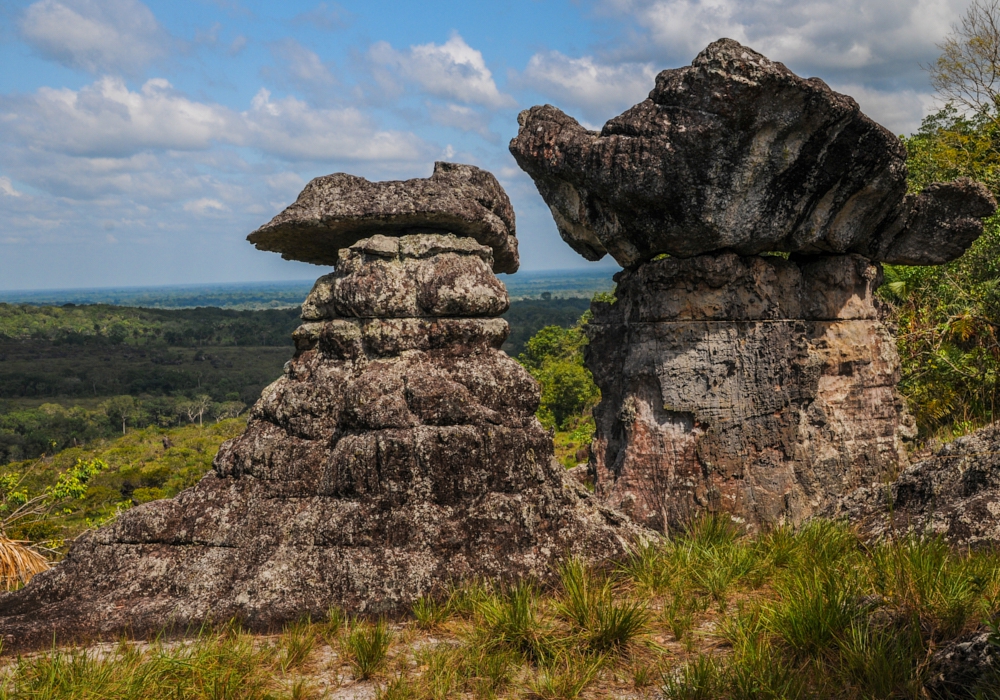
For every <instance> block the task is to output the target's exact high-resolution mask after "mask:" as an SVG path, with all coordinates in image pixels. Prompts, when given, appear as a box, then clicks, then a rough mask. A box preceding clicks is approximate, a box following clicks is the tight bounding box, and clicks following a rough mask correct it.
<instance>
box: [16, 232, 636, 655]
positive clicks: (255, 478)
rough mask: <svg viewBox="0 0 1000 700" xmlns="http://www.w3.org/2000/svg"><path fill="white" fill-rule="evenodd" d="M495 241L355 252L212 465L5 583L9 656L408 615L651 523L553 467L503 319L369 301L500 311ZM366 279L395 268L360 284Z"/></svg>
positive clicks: (372, 245)
mask: <svg viewBox="0 0 1000 700" xmlns="http://www.w3.org/2000/svg"><path fill="white" fill-rule="evenodd" d="M490 254H491V253H490V250H489V249H488V248H485V249H484V248H483V247H482V246H480V245H479V244H478V243H476V242H475V241H472V240H471V239H456V238H454V237H452V238H450V239H449V238H446V237H420V236H417V237H409V238H401V239H398V240H397V239H389V240H388V241H387V240H384V239H382V238H373V239H369V240H364V241H360V242H357V243H355V244H354V245H353V246H352V247H351V248H350V249H349V250H347V251H345V252H344V254H343V257H342V258H341V260H342V262H343V263H344V265H343V267H342V268H338V271H337V273H335V278H334V279H333V280H332V281H328V282H322V283H321V284H319V285H318V286H317V289H321V290H322V294H321V295H319V294H318V293H317V292H315V291H314V295H313V297H315V296H317V295H319V296H322V298H323V301H322V303H320V302H316V303H313V304H312V305H311V306H310V305H307V307H308V309H309V316H310V320H309V322H307V323H305V324H304V325H303V326H302V327H301V328H300V329H299V330H298V331H296V333H295V342H296V347H297V351H296V355H295V357H294V359H293V360H292V361H291V362H290V363H289V364H288V365H287V367H286V371H285V374H284V376H283V377H281V378H280V379H278V380H277V381H276V382H274V384H272V385H271V386H270V387H268V388H267V389H266V390H265V391H264V392H263V395H262V396H261V399H260V400H259V401H258V402H257V404H256V405H255V406H254V408H253V409H252V411H251V414H250V420H249V424H248V426H247V429H246V432H245V433H244V434H243V435H241V436H239V437H237V438H236V439H234V440H231V441H229V442H227V443H225V444H224V445H223V446H222V448H221V449H220V451H219V453H218V455H217V456H216V459H215V462H214V467H213V471H212V472H210V473H209V474H208V475H207V476H205V477H204V479H202V480H201V481H200V482H199V483H198V484H197V485H196V486H195V487H193V488H191V489H188V490H186V491H184V492H183V493H181V494H180V495H178V496H177V497H176V498H172V499H167V500H161V501H154V502H151V503H146V504H143V505H141V506H138V507H136V508H133V509H132V510H129V511H127V512H126V513H124V514H122V516H121V517H119V518H118V519H117V520H116V521H115V522H114V523H112V524H110V525H107V526H105V527H102V528H100V529H99V530H96V531H94V532H90V533H87V534H86V535H84V536H83V537H81V538H80V539H79V540H78V541H77V542H76V543H75V544H74V545H73V547H72V549H71V551H70V553H69V555H68V556H67V558H66V559H65V560H64V561H63V562H61V563H60V564H59V565H58V566H56V567H54V568H53V569H51V570H50V571H47V572H45V573H43V574H40V575H38V576H36V577H35V578H34V579H33V580H32V581H31V582H30V583H29V584H28V585H27V586H26V587H25V588H23V589H22V590H20V591H17V592H15V593H11V594H7V595H4V596H2V597H0V634H2V636H3V651H4V652H5V653H17V652H22V651H28V650H33V649H38V648H43V647H47V646H49V645H51V644H52V643H53V639H55V640H56V642H57V643H59V644H65V643H72V642H79V641H92V640H96V639H115V638H117V637H118V636H119V635H121V634H123V633H129V634H132V635H136V636H147V635H153V634H156V633H158V632H160V631H161V630H163V629H164V628H167V629H168V630H170V629H172V630H174V631H175V632H180V633H183V632H184V631H185V630H188V629H190V628H191V627H192V626H197V625H199V624H201V623H203V622H205V621H209V620H215V621H225V620H228V619H231V618H238V619H240V620H242V621H243V623H244V624H246V625H247V626H248V627H249V628H251V629H254V630H273V629H275V628H278V627H280V626H281V625H282V624H283V623H285V622H288V621H290V620H294V619H297V618H299V617H301V616H303V615H307V614H309V615H312V616H314V617H319V616H322V615H323V614H325V611H326V610H327V609H328V608H329V607H330V606H332V605H338V606H341V607H343V608H344V609H345V610H347V611H348V612H350V613H353V614H369V615H376V614H383V613H386V614H398V613H404V612H406V611H408V610H409V609H410V607H411V606H412V604H413V602H414V601H415V599H416V598H417V597H419V596H421V595H424V594H434V593H441V592H443V591H444V590H445V587H446V586H448V585H449V584H451V583H453V582H457V581H460V580H463V579H471V578H477V579H486V580H493V581H501V580H512V579H522V578H534V579H538V580H540V581H546V580H548V579H549V578H550V577H551V576H552V575H553V570H554V565H555V564H556V563H557V562H559V561H560V560H562V559H563V558H565V557H567V556H570V555H578V556H581V557H584V558H586V559H589V560H602V559H607V558H610V557H618V556H622V555H624V554H625V553H626V552H627V551H628V548H629V546H630V543H632V542H634V541H637V540H639V539H641V538H643V537H644V536H645V535H646V531H644V530H643V529H641V528H640V527H638V526H636V525H634V524H633V523H632V522H631V521H629V520H628V519H627V518H626V517H625V516H623V515H621V514H620V513H618V512H616V511H614V510H612V509H610V508H608V507H606V506H603V505H601V504H599V503H598V499H597V498H596V497H595V496H594V495H593V494H591V493H590V492H588V491H587V490H586V489H584V488H583V487H581V486H580V485H579V484H577V483H576V482H575V481H574V480H572V479H566V478H565V476H564V471H565V470H563V469H562V467H561V466H559V465H558V463H556V462H555V460H554V458H553V449H552V438H551V435H550V434H549V433H548V432H547V431H546V430H544V429H543V428H542V426H541V424H540V423H539V422H538V420H537V419H536V418H535V415H534V413H535V410H536V409H537V408H538V401H539V389H538V385H537V384H536V383H535V381H534V380H533V379H532V378H531V377H530V375H528V373H527V372H526V371H525V370H524V369H523V368H522V367H521V366H520V365H519V364H518V363H517V362H515V361H514V360H512V359H511V358H510V357H508V356H507V355H506V354H505V353H503V352H502V351H501V350H499V348H500V346H501V344H502V343H503V341H504V340H505V339H506V337H507V333H508V328H507V324H506V322H505V321H503V319H500V318H495V317H493V318H486V317H468V316H467V317H455V316H452V317H449V316H445V315H438V316H429V315H420V316H412V317H397V318H378V317H365V316H364V314H365V313H372V314H379V313H385V314H389V313H390V312H402V311H404V310H409V311H412V310H414V309H418V310H420V311H421V313H424V312H426V313H430V312H431V311H434V310H437V312H438V313H441V314H443V313H444V312H445V311H447V310H449V309H450V310H451V311H452V312H454V313H459V312H462V313H464V312H469V313H472V312H473V311H479V312H482V313H483V314H485V313H487V311H488V312H489V313H491V314H493V315H497V314H499V313H501V312H502V310H503V309H504V308H506V292H505V291H504V290H503V286H502V285H501V284H500V283H499V282H497V281H496V280H495V278H492V273H490V272H489V269H488V267H487V266H486V261H488V260H489V257H490ZM428 266H429V267H428ZM426 269H431V270H452V271H453V272H454V271H457V273H456V274H454V275H451V276H448V275H444V276H443V277H442V280H443V282H442V284H441V285H440V287H439V288H438V292H439V297H440V295H441V294H444V296H447V295H448V294H451V293H452V292H455V294H456V295H457V296H456V298H458V297H462V295H461V294H458V292H457V291H456V290H461V289H466V287H468V285H466V282H468V283H469V284H470V285H471V287H470V288H476V289H480V290H481V291H483V290H485V291H483V293H482V294H481V295H480V297H481V299H491V300H493V301H491V302H490V303H480V301H475V299H479V298H480V297H476V295H474V294H470V295H469V296H467V297H462V298H464V299H465V302H466V303H467V305H466V306H462V304H458V305H457V306H454V305H452V306H449V304H450V303H451V302H443V301H441V298H439V297H434V295H433V294H429V296H428V295H426V294H425V293H424V292H426V291H427V288H426V287H425V286H424V282H425V281H426V280H425V279H424V276H423V275H424V271H425V270H426ZM487 274H488V275H489V277H487V276H486V275H487ZM376 278H378V279H383V278H384V279H387V280H395V281H396V282H398V283H399V284H398V285H396V286H393V285H386V286H381V285H377V284H369V283H368V282H366V280H373V279H376ZM463 279H464V280H465V282H462V281H461V280H463ZM449 285H450V286H449ZM463 285H464V286H463ZM365 288H367V289H368V292H369V293H368V295H367V297H366V296H365V295H364V294H362V293H361V290H362V289H365ZM442 290H445V291H447V290H452V291H451V292H447V294H445V292H444V291H442ZM397 292H398V293H397ZM425 297H426V298H425ZM449 298H450V297H449ZM387 300H388V301H387ZM314 301H316V300H315V299H314ZM442 304H443V305H442ZM459 307H460V308H459ZM352 313H356V314H360V315H353V316H352V315H349V314H352Z"/></svg>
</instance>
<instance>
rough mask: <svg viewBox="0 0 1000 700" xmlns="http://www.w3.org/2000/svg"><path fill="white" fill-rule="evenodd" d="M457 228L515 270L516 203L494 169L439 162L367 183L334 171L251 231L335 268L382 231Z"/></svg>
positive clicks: (264, 246) (289, 253)
mask: <svg viewBox="0 0 1000 700" xmlns="http://www.w3.org/2000/svg"><path fill="white" fill-rule="evenodd" d="M415 233H453V234H455V235H456V236H464V237H470V238H474V239H476V241H478V242H479V243H481V244H483V245H485V246H489V247H490V248H491V249H492V251H493V270H494V272H517V267H518V255H517V238H516V237H515V228H514V208H513V207H512V206H511V205H510V199H508V198H507V193H506V192H504V191H503V188H502V187H501V186H500V183H499V182H497V179H496V178H495V177H493V174H492V173H489V172H487V171H485V170H480V169H479V168H477V167H475V166H473V165H462V164H459V163H440V162H439V163H435V164H434V173H433V174H432V175H431V176H430V177H429V178H416V179H413V180H393V181H387V182H369V181H368V180H366V179H365V178H363V177H358V176H356V175H348V174H347V173H335V174H333V175H326V176H324V177H317V178H315V179H314V180H312V181H311V182H310V183H309V184H308V185H306V187H305V189H304V190H302V193H301V194H300V195H299V197H298V199H296V200H295V203H294V204H292V205H291V206H289V207H288V208H287V209H285V210H284V211H283V212H281V213H280V214H278V215H277V216H276V217H274V218H273V219H271V221H269V222H268V223H266V224H264V225H263V226H261V227H260V228H259V229H257V230H256V231H254V232H253V233H251V234H250V235H249V236H248V237H247V240H249V241H250V242H251V243H253V244H254V245H255V246H257V248H259V249H260V250H269V251H273V252H276V253H281V257H283V258H286V259H288V260H301V261H303V262H308V263H315V264H317V265H336V263H337V251H339V250H340V249H342V248H346V247H348V246H350V245H351V244H353V243H356V242H357V241H359V240H361V239H362V238H368V237H370V236H374V235H376V234H384V235H387V236H402V235H406V234H415Z"/></svg>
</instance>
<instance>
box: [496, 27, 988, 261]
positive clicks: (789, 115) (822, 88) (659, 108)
mask: <svg viewBox="0 0 1000 700" xmlns="http://www.w3.org/2000/svg"><path fill="white" fill-rule="evenodd" d="M518 121H519V123H520V125H521V128H520V130H519V131H518V135H517V137H516V138H515V139H514V140H512V141H511V144H510V150H511V153H512V154H513V155H514V158H515V159H516V160H517V162H518V165H520V166H521V167H522V168H523V169H524V170H525V171H526V172H527V173H528V174H529V175H531V177H532V178H533V179H534V181H535V184H536V185H537V186H538V191H539V192H540V193H541V195H542V197H543V198H544V199H545V202H546V203H547V204H548V205H549V208H550V209H551V211H552V214H553V216H554V217H555V220H556V224H557V225H558V227H559V232H560V234H561V235H562V237H563V238H564V239H565V240H566V242H567V243H569V245H570V246H571V247H572V248H573V249H574V250H576V251H577V252H578V253H580V254H581V255H583V256H584V257H585V258H587V259H588V260H598V259H600V258H601V257H603V256H604V255H605V254H606V253H609V254H611V256H612V257H614V259H615V260H617V261H618V263H619V264H621V265H622V266H623V267H626V268H632V267H635V266H637V265H640V264H642V263H643V262H646V261H648V260H650V259H652V258H653V257H655V256H656V255H658V254H662V253H666V254H669V255H674V256H680V257H691V256H694V255H701V254H704V253H709V252H713V251H718V250H732V251H735V252H737V253H739V254H741V255H753V254H757V253H762V252H767V251H786V252H798V253H807V254H829V253H859V254H861V255H864V256H866V257H868V258H869V259H871V260H876V261H884V262H891V263H902V264H907V265H929V264H939V263H943V262H947V261H948V260H952V259H954V258H956V257H958V256H959V255H961V254H962V252H964V251H965V249H966V248H968V247H969V245H970V244H971V243H972V241H973V240H975V239H976V238H977V237H978V236H979V234H980V233H981V232H982V222H981V218H982V217H984V216H988V215H990V214H992V213H993V211H994V209H995V208H996V205H995V203H994V201H993V198H992V196H991V195H990V194H989V192H988V191H987V189H986V188H985V187H984V186H983V185H981V184H978V183H975V182H972V181H971V180H967V179H959V180H956V181H954V182H950V183H945V184H940V183H939V184H935V185H931V186H930V187H928V188H926V189H925V190H923V191H922V192H920V193H919V194H916V195H913V194H910V195H908V194H907V191H906V151H905V149H904V147H903V144H902V143H901V142H900V141H899V139H897V138H896V137H895V136H893V135H892V134H891V133H889V132H888V131H887V130H886V129H884V128H883V127H881V126H879V125H878V124H876V123H875V122H873V121H872V120H871V119H869V118H868V117H866V116H865V115H864V114H862V113H861V110H860V109H859V108H858V105H857V103H856V102H855V101H854V100H853V99H851V98H850V97H848V96H847V95H841V94H839V93H836V92H834V91H832V90H831V89H830V88H829V87H827V86H826V84H825V83H823V81H822V80H819V79H818V78H809V79H803V78H800V77H799V76H797V75H795V74H794V73H792V72H791V71H789V70H788V69H787V68H785V67H784V66H783V65H782V64H780V63H776V62H773V61H770V60H768V59H767V58H766V57H764V56H762V55H761V54H759V53H757V52H755V51H753V50H752V49H749V48H747V47H745V46H741V45H740V44H738V43H737V42H735V41H732V40H730V39H722V40H720V41H717V42H715V43H713V44H711V45H710V46H708V48H706V49H705V50H704V51H702V52H701V54H699V55H698V57H697V58H696V59H695V60H694V61H693V62H692V64H691V65H690V66H688V67H685V68H678V69H675V70H665V71H663V72H662V73H660V74H659V75H658V76H657V78H656V85H655V87H654V88H653V90H652V91H651V92H650V93H649V97H648V99H646V100H644V101H643V102H641V103H639V104H637V105H635V106H634V107H632V108H631V109H629V110H627V111H626V112H624V113H623V114H621V115H620V116H617V117H615V118H614V119H611V120H610V121H608V122H607V123H606V124H605V125H604V127H603V128H602V129H601V131H600V132H596V131H589V130H587V129H585V128H584V127H582V126H581V125H580V124H579V123H578V122H577V121H576V120H575V119H573V118H572V117H569V116H567V115H566V114H564V113H562V112H561V111H559V110H558V109H556V108H555V107H552V106H549V105H545V106H539V107H532V108H531V109H529V110H526V111H524V112H522V113H521V115H520V116H519V117H518Z"/></svg>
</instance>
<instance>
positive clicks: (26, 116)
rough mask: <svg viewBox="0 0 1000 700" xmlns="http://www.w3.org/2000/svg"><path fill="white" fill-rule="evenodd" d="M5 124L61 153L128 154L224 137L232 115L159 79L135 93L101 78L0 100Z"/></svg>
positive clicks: (28, 139) (122, 83) (195, 145)
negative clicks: (73, 87)
mask: <svg viewBox="0 0 1000 700" xmlns="http://www.w3.org/2000/svg"><path fill="white" fill-rule="evenodd" d="M0 109H3V111H5V112H7V115H8V121H7V128H8V130H9V131H10V132H12V133H13V134H16V135H19V136H20V137H21V139H23V141H25V142H30V143H31V144H33V145H34V146H35V147H42V148H46V149H49V150H53V151H58V152H61V153H68V154H74V155H87V156H111V157H123V156H128V155H131V154H134V153H137V152H139V151H143V150H146V149H173V150H197V149H205V148H208V147H209V145H210V144H211V142H212V140H213V139H217V138H219V137H222V136H225V134H226V133H227V132H228V131H229V129H230V127H231V124H232V115H231V114H230V113H229V112H228V110H226V109H225V108H223V107H220V106H218V105H212V104H206V103H202V102H197V101H194V100H191V99H189V98H187V97H185V96H184V95H182V94H179V93H178V92H176V91H175V90H174V89H173V87H172V86H171V85H170V83H169V82H167V81H166V80H163V79H162V78H156V79H153V80H148V81H146V83H145V84H144V85H143V86H142V88H141V89H140V90H139V91H132V90H129V89H128V87H127V86H126V85H125V81H123V80H122V79H120V78H112V77H104V78H101V79H99V80H98V81H96V82H95V83H93V84H91V85H88V86H86V87H84V88H82V89H80V90H71V89H69V88H59V89H53V88H47V87H43V88H40V89H39V90H38V92H37V93H36V94H35V95H30V96H27V97H15V98H7V99H4V100H3V101H0Z"/></svg>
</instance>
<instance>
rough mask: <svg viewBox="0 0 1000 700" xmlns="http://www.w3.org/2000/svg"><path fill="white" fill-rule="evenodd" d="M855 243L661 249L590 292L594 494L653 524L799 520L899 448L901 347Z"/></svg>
mask: <svg viewBox="0 0 1000 700" xmlns="http://www.w3.org/2000/svg"><path fill="white" fill-rule="evenodd" d="M880 276H881V275H880V271H879V269H878V268H877V267H876V266H874V265H872V264H870V263H869V262H868V261H866V260H865V259H864V258H862V257H860V256H854V255H838V256H829V257H801V258H792V259H788V260H785V259H782V258H781V257H776V256H768V257H758V256H751V257H740V256H737V255H735V254H734V253H719V254H715V255H703V256H699V257H696V258H691V259H686V260H685V259H679V258H667V259H664V260H658V261H655V262H651V263H647V264H646V265H643V266H641V267H639V268H638V269H636V270H635V271H625V272H622V273H619V275H618V276H617V277H616V279H617V281H618V289H617V292H616V294H617V301H616V302H615V303H613V304H608V303H594V304H593V305H592V308H593V312H594V319H593V321H592V322H591V323H590V324H589V325H588V327H587V329H588V334H589V336H590V345H589V347H587V349H586V362H587V366H588V367H589V368H590V370H591V372H592V373H593V375H594V380H595V381H596V382H597V385H598V386H599V387H600V389H601V396H602V400H601V403H600V405H599V406H598V407H597V409H596V410H595V412H594V416H595V420H596V423H597V434H596V437H595V440H594V444H593V446H592V449H591V453H592V455H593V457H592V462H591V468H592V470H593V476H594V477H595V482H596V484H597V489H598V494H599V495H601V496H602V497H603V498H604V499H605V500H606V501H607V502H608V503H609V504H610V505H612V506H614V507H618V508H621V509H622V510H624V511H625V512H627V513H629V514H631V515H632V516H633V517H634V518H636V519H637V520H640V521H646V522H648V523H650V524H654V525H657V526H659V527H662V526H663V525H664V524H667V525H675V524H678V523H682V522H684V521H685V520H687V519H688V518H690V517H691V516H693V515H695V514H697V513H699V512H701V511H704V510H717V511H725V512H729V513H732V514H734V515H735V516H736V517H738V518H741V519H743V520H744V521H745V522H746V523H747V525H748V526H750V527H751V528H753V527H754V526H757V525H761V524H775V523H781V522H788V523H799V522H801V521H802V520H803V519H804V518H806V517H808V516H809V515H812V514H814V513H816V512H817V511H819V510H820V509H821V508H822V507H824V506H826V505H827V504H828V503H829V502H830V499H831V498H833V497H836V496H837V495H838V494H843V493H846V492H848V491H850V490H851V489H853V488H855V487H858V486H862V485H866V484H868V483H870V482H871V481H872V480H874V479H878V478H879V477H881V476H882V475H884V474H886V473H887V472H889V471H891V470H892V469H894V468H896V467H897V465H898V464H900V463H901V462H905V452H904V449H903V442H902V438H903V437H904V436H905V435H907V434H909V433H910V431H911V430H912V426H911V421H910V419H909V417H908V416H906V414H905V411H904V409H903V403H902V399H901V398H900V396H899V395H898V394H897V392H896V389H895V385H896V382H897V381H898V365H899V361H898V357H897V355H896V348H895V343H894V340H893V338H892V337H891V336H890V335H889V334H888V333H887V332H886V330H885V328H884V327H883V326H882V324H881V323H880V322H879V320H878V314H877V311H876V308H875V304H874V300H873V292H874V289H875V288H876V287H877V286H878V284H879V282H880Z"/></svg>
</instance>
